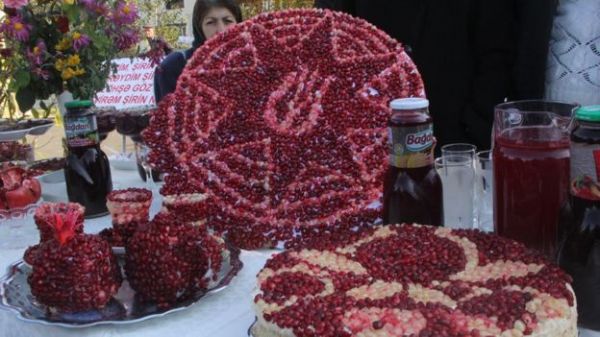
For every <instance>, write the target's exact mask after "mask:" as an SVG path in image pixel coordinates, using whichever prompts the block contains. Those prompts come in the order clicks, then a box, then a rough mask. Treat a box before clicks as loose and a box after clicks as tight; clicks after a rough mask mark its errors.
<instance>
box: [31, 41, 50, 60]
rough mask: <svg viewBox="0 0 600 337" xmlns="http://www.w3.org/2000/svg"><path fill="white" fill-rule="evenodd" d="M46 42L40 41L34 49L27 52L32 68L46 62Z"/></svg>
mask: <svg viewBox="0 0 600 337" xmlns="http://www.w3.org/2000/svg"><path fill="white" fill-rule="evenodd" d="M46 50H47V49H46V44H45V43H44V41H41V40H40V41H38V43H37V44H36V45H35V47H33V49H31V50H28V51H27V60H28V61H29V63H30V64H31V65H32V66H39V65H41V64H42V63H43V62H44V53H45V52H46Z"/></svg>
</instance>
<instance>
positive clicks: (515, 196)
mask: <svg viewBox="0 0 600 337" xmlns="http://www.w3.org/2000/svg"><path fill="white" fill-rule="evenodd" d="M576 107H577V106H576V105H573V104H567V103H559V102H547V101H517V102H509V103H503V104H499V105H497V106H496V108H495V116H494V117H495V118H494V131H493V132H494V146H493V162H494V193H495V195H494V227H495V230H496V233H497V234H499V235H501V236H504V237H507V238H511V239H514V240H517V241H520V242H522V243H524V244H525V245H526V246H528V247H530V248H534V249H537V250H538V251H540V252H542V253H544V254H545V255H546V256H547V257H549V258H554V256H555V251H556V247H557V243H558V222H559V217H560V210H561V207H562V206H563V204H564V203H565V202H566V201H567V196H568V192H569V179H570V177H569V124H570V122H571V113H572V111H573V110H574V109H575V108H576Z"/></svg>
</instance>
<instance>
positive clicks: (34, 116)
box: [31, 108, 40, 118]
mask: <svg viewBox="0 0 600 337" xmlns="http://www.w3.org/2000/svg"><path fill="white" fill-rule="evenodd" d="M31 115H33V118H40V112H39V111H38V109H36V108H32V109H31Z"/></svg>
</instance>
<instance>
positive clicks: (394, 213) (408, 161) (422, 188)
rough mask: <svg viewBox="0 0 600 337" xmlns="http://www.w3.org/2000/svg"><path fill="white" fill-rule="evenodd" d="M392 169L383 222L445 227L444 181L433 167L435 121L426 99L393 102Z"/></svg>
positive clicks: (387, 181)
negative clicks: (429, 111) (430, 113)
mask: <svg viewBox="0 0 600 337" xmlns="http://www.w3.org/2000/svg"><path fill="white" fill-rule="evenodd" d="M390 107H391V108H392V115H391V117H390V119H389V122H388V133H389V140H388V147H389V152H390V159H389V167H388V170H387V172H386V176H385V181H384V192H383V222H384V223H385V224H395V223H405V222H406V223H420V224H425V225H432V226H442V225H443V221H444V212H443V204H442V202H443V201H442V181H441V179H440V176H439V175H438V173H437V171H436V170H435V167H434V161H433V159H434V158H433V150H434V146H435V138H434V136H433V122H432V119H431V116H430V115H429V113H428V107H429V101H428V100H426V99H424V98H404V99H396V100H393V101H392V102H391V103H390Z"/></svg>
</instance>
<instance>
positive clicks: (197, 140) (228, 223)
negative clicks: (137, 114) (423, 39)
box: [144, 9, 424, 248]
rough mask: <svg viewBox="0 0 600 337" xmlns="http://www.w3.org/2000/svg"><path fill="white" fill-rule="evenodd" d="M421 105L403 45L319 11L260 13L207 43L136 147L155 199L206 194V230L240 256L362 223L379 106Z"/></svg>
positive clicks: (382, 154) (381, 146)
mask: <svg viewBox="0 0 600 337" xmlns="http://www.w3.org/2000/svg"><path fill="white" fill-rule="evenodd" d="M413 96H424V89H423V83H422V80H421V77H420V75H419V73H418V71H417V69H416V67H415V65H414V64H413V62H412V61H411V60H410V58H409V57H408V56H407V54H406V53H405V52H404V50H403V49H402V46H401V45H400V44H399V43H398V42H397V41H395V40H394V39H392V38H390V37H389V36H388V35H386V34H385V33H383V32H382V31H380V30H378V29H377V28H375V27H374V26H372V25H370V24H369V23H367V22H365V21H363V20H360V19H356V18H353V17H351V16H349V15H346V14H341V13H336V12H331V11H323V10H312V9H307V10H290V11H282V12H277V13H269V14H263V15H260V16H258V17H255V18H253V19H251V20H248V21H246V22H244V23H242V24H239V25H237V26H235V27H233V28H232V29H230V30H228V31H227V32H226V33H224V34H221V35H219V36H217V37H216V38H214V39H212V40H210V41H208V42H207V43H206V44H205V45H203V46H202V47H201V48H200V49H198V50H197V51H196V53H195V54H194V56H193V57H192V59H191V60H190V61H189V62H188V64H187V66H186V68H185V69H184V71H183V73H182V75H181V77H180V79H179V82H178V84H177V89H176V91H175V92H174V93H173V94H171V95H169V96H168V97H166V98H165V99H164V100H163V101H162V102H161V104H160V108H159V110H158V111H156V112H155V113H153V115H152V118H151V122H150V126H149V128H148V129H147V130H146V131H145V133H144V138H145V140H146V141H147V143H148V144H149V146H150V147H151V149H152V151H151V154H150V161H151V163H152V164H153V165H155V166H156V168H157V169H158V170H160V171H163V172H168V174H169V175H168V177H167V178H166V182H165V186H164V188H163V190H162V193H163V194H165V195H175V194H194V193H203V194H206V195H207V201H206V203H207V205H208V207H206V208H207V211H206V212H207V214H206V219H207V220H208V221H209V223H210V224H211V225H213V226H215V227H216V228H217V229H220V230H228V231H229V232H230V237H231V238H232V240H233V241H234V243H235V244H237V245H239V246H241V247H243V248H255V247H261V246H264V245H272V244H273V243H274V242H275V241H278V240H286V239H289V238H290V237H291V236H292V234H293V233H296V232H298V229H303V228H304V229H305V228H315V227H329V226H342V224H343V225H344V226H349V227H355V226H357V225H362V224H366V223H371V222H372V221H373V220H374V219H375V218H376V217H377V216H378V214H379V210H378V209H376V208H369V206H370V205H372V203H373V201H376V200H378V198H379V197H380V193H381V191H382V180H383V179H382V176H383V173H384V171H385V168H386V156H387V151H386V145H385V144H386V132H385V126H386V122H387V119H388V116H389V108H388V102H389V101H390V100H392V99H394V98H398V97H413Z"/></svg>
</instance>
